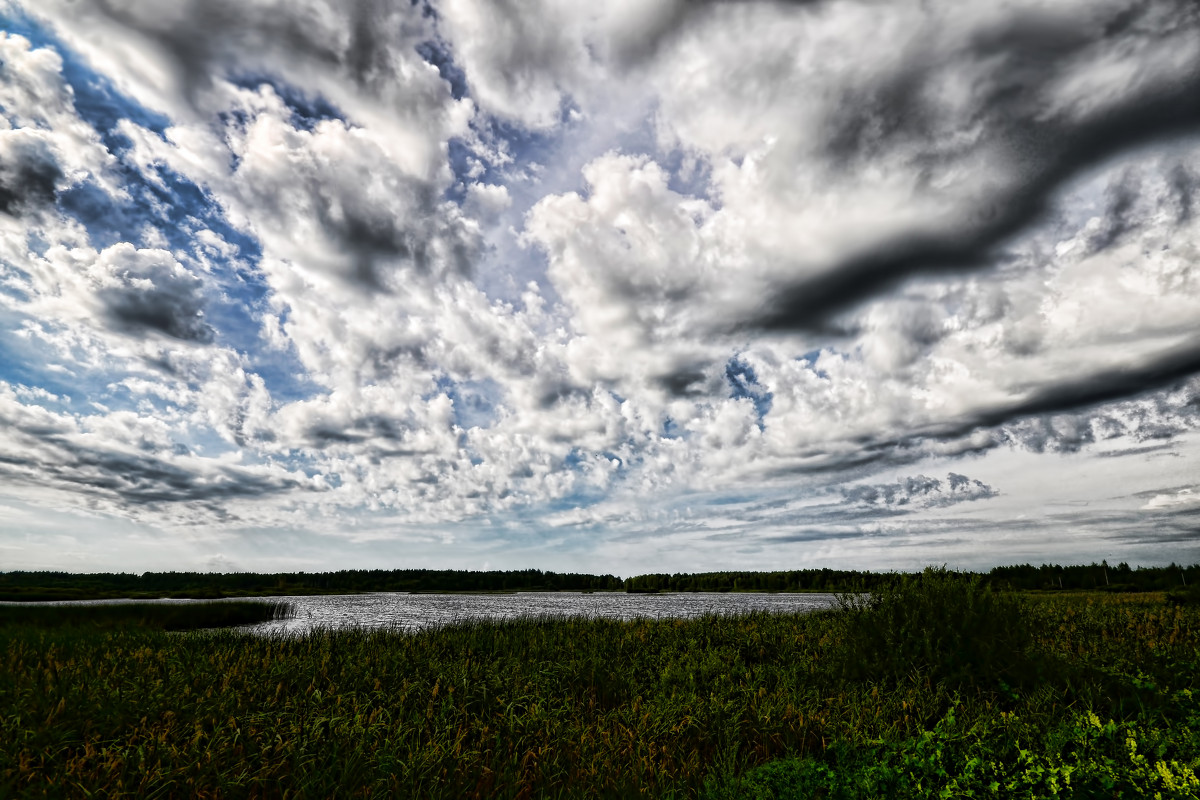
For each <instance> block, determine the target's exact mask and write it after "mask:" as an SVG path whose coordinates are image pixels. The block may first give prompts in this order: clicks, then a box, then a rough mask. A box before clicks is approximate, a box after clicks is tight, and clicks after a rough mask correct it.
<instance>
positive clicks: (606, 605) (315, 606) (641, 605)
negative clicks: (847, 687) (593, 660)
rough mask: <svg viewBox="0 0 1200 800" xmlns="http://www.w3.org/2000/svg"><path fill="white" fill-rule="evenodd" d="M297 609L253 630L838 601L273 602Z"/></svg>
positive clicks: (569, 597) (808, 606) (614, 595)
mask: <svg viewBox="0 0 1200 800" xmlns="http://www.w3.org/2000/svg"><path fill="white" fill-rule="evenodd" d="M273 599H277V600H286V601H287V602H289V603H292V604H293V608H294V610H295V616H294V617H292V618H291V619H285V620H276V621H274V622H266V623H262V624H259V625H255V626H252V629H253V630H255V631H261V632H264V633H269V632H274V631H289V632H301V631H305V630H308V629H310V628H313V627H328V628H343V627H351V626H360V627H366V628H386V627H394V628H400V629H403V630H421V629H422V628H429V627H434V626H437V625H445V624H449V623H454V622H465V621H473V620H481V619H487V620H502V619H516V618H518V617H601V618H605V619H635V618H638V617H645V618H651V619H663V618H667V619H687V618H691V617H699V616H704V615H705V614H744V613H747V612H750V611H772V612H796V611H816V610H819V609H823V608H829V607H830V606H832V605H833V604H834V602H835V599H834V596H833V595H832V594H733V593H729V594H719V593H715V592H713V593H708V592H696V593H691V592H689V593H680V594H625V593H623V592H596V593H594V594H584V593H579V592H517V593H515V594H405V593H394V592H380V593H375V594H357V595H310V596H305V597H280V598H273Z"/></svg>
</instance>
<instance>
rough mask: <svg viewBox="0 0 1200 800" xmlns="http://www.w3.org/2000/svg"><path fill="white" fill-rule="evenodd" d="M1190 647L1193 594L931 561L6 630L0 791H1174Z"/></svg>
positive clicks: (767, 794)
mask: <svg viewBox="0 0 1200 800" xmlns="http://www.w3.org/2000/svg"><path fill="white" fill-rule="evenodd" d="M107 608H114V607H112V606H108V607H107ZM1198 647H1200V608H1198V607H1197V606H1195V605H1191V604H1186V603H1185V604H1177V605H1168V604H1167V603H1166V602H1164V599H1163V597H1162V596H1161V595H1136V594H1129V595H1124V594H1122V595H1091V596H1086V595H1073V596H1063V597H1045V598H1040V597H1039V598H1028V597H1016V596H1011V595H1003V594H995V593H992V592H991V591H990V590H988V589H987V588H986V587H983V586H982V585H980V584H979V583H978V582H972V581H970V580H963V579H960V578H958V577H956V576H954V575H951V574H948V573H945V572H942V571H931V572H928V573H926V574H925V575H924V576H920V577H916V578H906V579H903V580H900V581H898V582H897V583H895V584H894V585H891V586H888V587H884V588H882V589H880V590H879V591H876V592H874V593H873V594H872V596H871V598H870V599H869V600H856V599H849V598H848V599H847V600H846V601H845V603H844V604H843V607H842V608H841V609H839V610H837V611H834V612H827V613H816V614H808V615H767V614H751V615H747V616H742V617H710V618H704V619H698V620H687V621H683V620H659V621H649V620H637V621H631V622H621V621H611V620H599V619H589V620H581V619H573V620H562V619H556V620H529V619H525V620H516V621H507V622H488V623H482V622H477V623H467V624H461V625H456V626H451V627H447V628H442V629H438V630H426V631H421V632H417V633H399V632H387V631H362V630H359V631H341V632H331V631H317V632H314V633H311V634H308V635H305V636H299V637H291V638H285V637H254V636H251V635H247V634H245V633H240V632H236V631H218V632H205V633H204V634H202V635H200V634H182V635H181V634H168V633H166V632H164V631H163V630H160V629H155V628H148V627H144V626H140V625H133V624H119V625H114V626H111V627H107V628H105V627H99V626H95V625H67V626H63V625H59V626H56V627H47V626H31V625H24V624H12V623H11V622H5V623H4V624H0V653H2V656H0V657H2V658H3V659H4V668H3V670H0V709H4V710H3V711H0V715H3V716H2V718H0V741H4V742H5V743H6V745H5V747H3V748H0V795H3V796H28V797H38V796H62V795H64V794H65V795H68V796H80V797H83V796H88V795H89V794H93V793H94V794H99V795H102V796H120V795H130V796H146V797H192V796H200V797H256V796H263V797H279V796H289V797H332V796H339V797H352V796H376V797H411V798H424V797H430V798H443V797H444V798H470V797H479V798H491V797H497V798H530V797H615V798H627V797H638V796H645V797H663V798H670V797H705V798H709V800H727V799H732V798H777V799H778V800H782V799H784V798H801V797H803V798H809V797H812V798H826V797H827V798H858V797H863V798H866V797H939V796H944V797H1044V796H1055V795H1056V794H1057V795H1058V796H1068V797H1154V796H1156V794H1157V795H1159V796H1161V797H1171V798H1176V797H1198V796H1200V795H1198V794H1197V791H1198V790H1197V788H1196V784H1197V778H1196V769H1197V766H1198V765H1200V739H1198V737H1200V733H1197V732H1200V709H1198V706H1197V702H1196V696H1195V695H1194V693H1195V692H1200V685H1198V684H1200V649H1198ZM1131 741H1132V744H1130V742H1131Z"/></svg>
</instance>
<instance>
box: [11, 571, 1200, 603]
mask: <svg viewBox="0 0 1200 800" xmlns="http://www.w3.org/2000/svg"><path fill="white" fill-rule="evenodd" d="M895 577H896V575H895V574H893V573H878V572H865V571H860V570H835V569H804V570H790V571H786V572H700V573H674V574H666V573H661V574H659V573H656V574H649V575H636V576H633V577H630V578H624V579H622V578H618V577H616V576H614V575H583V574H579V573H560V572H543V571H542V570H540V569H526V570H516V571H508V572H505V571H499V570H492V571H488V572H473V571H468V570H449V569H447V570H429V569H394V570H383V569H372V570H343V571H341V572H316V573H306V572H279V573H269V574H262V573H255V572H233V573H225V574H222V573H211V572H145V573H142V574H141V575H130V574H126V573H118V574H113V573H90V574H79V573H71V572H0V600H10V601H21V600H92V599H100V598H110V597H130V598H157V597H179V598H182V597H192V598H218V597H248V596H270V595H275V596H278V595H304V594H354V593H356V592H517V591H520V592H558V591H572V592H621V591H625V592H646V593H654V592H852V591H859V590H864V589H865V590H871V589H874V588H876V587H878V586H882V585H884V584H886V583H888V582H889V581H891V580H893V579H894V578H895ZM980 577H981V578H982V579H983V580H984V581H985V582H987V583H989V584H991V585H992V586H995V587H998V588H1006V589H1024V590H1054V591H1059V590H1086V591H1092V590H1097V591H1108V592H1133V591H1137V592H1150V591H1168V590H1173V589H1182V588H1185V587H1187V586H1196V585H1200V564H1195V565H1192V566H1190V567H1179V566H1176V565H1174V564H1171V565H1170V566H1167V567H1139V568H1137V569H1131V568H1130V567H1129V565H1128V564H1118V565H1116V566H1114V567H1110V566H1109V565H1108V563H1107V562H1101V563H1099V564H1088V565H1077V566H1068V567H1060V566H1054V565H1050V564H1043V565H1042V566H1040V567H1034V566H1032V565H1030V564H1022V565H1019V566H1013V567H997V568H995V569H993V570H992V571H991V572H989V573H987V574H986V575H980Z"/></svg>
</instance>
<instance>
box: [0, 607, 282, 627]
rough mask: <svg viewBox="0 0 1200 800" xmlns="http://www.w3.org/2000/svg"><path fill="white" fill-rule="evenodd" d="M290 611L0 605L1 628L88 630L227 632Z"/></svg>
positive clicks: (232, 608)
mask: <svg viewBox="0 0 1200 800" xmlns="http://www.w3.org/2000/svg"><path fill="white" fill-rule="evenodd" d="M292 613H293V608H292V606H291V605H290V604H289V603H286V602H281V601H268V602H256V601H249V600H246V601H236V600H235V601H222V602H200V603H113V604H107V603H102V604H96V605H77V604H70V605H66V604H64V605H38V606H34V605H0V628H19V627H27V628H91V629H97V628H98V629H107V630H111V629H115V628H125V627H130V626H136V627H139V628H143V629H157V630H165V631H186V630H195V629H197V628H226V627H231V626H236V625H253V624H255V623H258V622H270V621H271V620H277V619H285V618H287V617H289V616H291V615H292Z"/></svg>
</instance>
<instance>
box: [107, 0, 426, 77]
mask: <svg viewBox="0 0 1200 800" xmlns="http://www.w3.org/2000/svg"><path fill="white" fill-rule="evenodd" d="M91 4H92V5H93V6H94V7H95V8H96V9H97V10H98V11H100V12H101V13H102V14H104V15H105V16H107V17H109V18H110V19H112V20H113V21H115V22H118V23H120V24H121V25H123V26H125V27H127V28H129V29H131V30H134V31H137V32H138V33H140V34H142V35H143V36H146V37H147V38H150V39H152V40H155V41H157V42H158V43H159V44H160V45H162V47H163V49H164V51H165V52H167V53H170V54H171V55H172V56H173V57H174V58H175V60H176V61H177V63H178V65H179V73H178V74H179V77H180V78H181V79H182V80H183V81H184V83H185V87H186V91H187V94H188V96H189V97H190V98H191V99H193V100H194V99H195V97H196V94H197V93H198V92H199V91H202V90H204V89H207V88H208V87H209V86H210V85H211V82H212V79H213V77H214V76H216V75H220V74H221V73H222V71H223V70H224V69H227V68H231V67H234V66H235V65H236V63H237V61H238V60H242V61H246V60H251V59H253V58H255V57H257V56H261V55H262V54H264V53H275V54H282V55H284V56H286V57H295V58H305V59H311V60H312V61H314V62H316V63H318V64H324V65H327V66H331V67H338V68H341V69H342V70H343V71H344V72H345V73H347V74H348V75H349V76H351V77H352V78H353V79H354V80H355V81H356V82H357V83H358V84H359V85H361V86H363V87H371V88H373V89H376V90H379V89H383V88H386V86H387V84H388V82H389V81H390V80H393V79H395V78H396V77H397V76H396V64H395V61H394V59H392V58H391V53H392V51H393V49H394V47H395V41H396V36H395V34H396V30H397V28H398V27H401V26H400V25H398V24H397V20H403V19H405V18H407V17H408V16H409V15H410V12H409V10H408V4H407V3H403V4H397V3H392V2H389V0H346V2H341V3H338V4H337V5H336V9H337V12H338V13H339V14H340V15H344V16H345V17H346V19H347V22H348V24H347V26H346V27H347V30H346V31H345V32H346V33H348V36H345V37H343V36H338V35H334V33H335V32H333V31H329V30H327V29H325V28H324V27H322V26H321V25H320V24H315V23H316V18H315V17H314V16H309V15H306V14H304V13H295V14H288V13H280V12H279V10H278V9H274V8H261V9H259V8H255V7H254V4H251V3H244V2H239V1H238V0H203V2H191V3H184V4H183V5H182V8H179V7H176V8H175V9H174V10H173V11H172V12H171V13H165V14H155V13H147V11H146V7H145V6H142V7H139V6H138V5H137V4H128V3H125V4H117V3H114V2H112V0H92V2H91Z"/></svg>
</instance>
